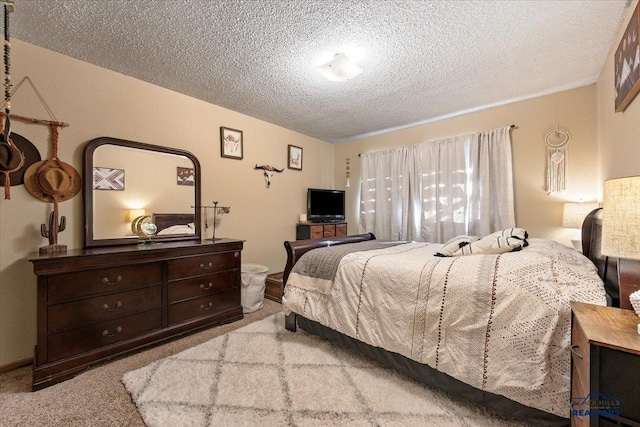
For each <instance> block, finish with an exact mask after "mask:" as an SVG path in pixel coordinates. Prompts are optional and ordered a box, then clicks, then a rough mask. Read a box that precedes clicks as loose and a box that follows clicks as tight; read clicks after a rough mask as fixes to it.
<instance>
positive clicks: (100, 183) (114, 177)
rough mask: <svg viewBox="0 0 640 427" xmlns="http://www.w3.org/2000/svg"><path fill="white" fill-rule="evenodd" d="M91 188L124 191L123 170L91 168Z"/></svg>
mask: <svg viewBox="0 0 640 427" xmlns="http://www.w3.org/2000/svg"><path fill="white" fill-rule="evenodd" d="M93 189H94V190H113V191H124V170H123V169H113V168H93Z"/></svg>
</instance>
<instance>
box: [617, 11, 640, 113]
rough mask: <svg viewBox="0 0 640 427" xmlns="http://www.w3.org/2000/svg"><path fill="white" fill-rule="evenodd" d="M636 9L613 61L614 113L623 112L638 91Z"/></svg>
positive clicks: (638, 68)
mask: <svg viewBox="0 0 640 427" xmlns="http://www.w3.org/2000/svg"><path fill="white" fill-rule="evenodd" d="M638 7H640V3H639V4H638V5H637V6H636V10H635V11H634V12H633V15H632V16H631V20H630V21H629V24H628V25H627V29H626V30H625V31H624V35H623V36H622V40H620V44H619V45H618V49H617V50H616V56H615V59H614V61H613V62H614V67H615V69H614V76H615V79H614V81H615V105H616V113H619V112H621V111H624V110H625V109H626V108H627V106H628V105H629V104H631V101H633V98H635V97H636V95H637V94H638V92H639V91H640V66H639V65H638V64H637V63H636V62H635V61H636V52H638V51H639V49H640V45H639V43H638Z"/></svg>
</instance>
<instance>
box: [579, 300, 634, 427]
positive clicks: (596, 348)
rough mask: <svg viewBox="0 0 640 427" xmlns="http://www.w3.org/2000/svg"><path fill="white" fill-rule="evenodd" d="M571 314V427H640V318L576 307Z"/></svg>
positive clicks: (607, 309) (627, 313)
mask: <svg viewBox="0 0 640 427" xmlns="http://www.w3.org/2000/svg"><path fill="white" fill-rule="evenodd" d="M571 310H572V316H571V318H572V326H571V353H572V355H571V425H572V426H599V425H606V426H608V425H611V426H614V425H630V426H635V425H639V424H640V395H639V394H638V384H640V337H638V335H637V333H636V326H637V323H638V318H637V317H636V316H635V314H634V313H633V311H631V310H624V309H619V308H614V307H602V306H597V305H592V304H585V303H580V302H575V301H574V302H572V303H571Z"/></svg>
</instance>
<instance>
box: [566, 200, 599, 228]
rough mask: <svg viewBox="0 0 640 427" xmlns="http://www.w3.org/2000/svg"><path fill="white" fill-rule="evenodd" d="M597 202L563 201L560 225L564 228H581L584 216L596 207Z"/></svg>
mask: <svg viewBox="0 0 640 427" xmlns="http://www.w3.org/2000/svg"><path fill="white" fill-rule="evenodd" d="M599 207H600V206H599V204H598V202H585V203H577V202H576V203H565V204H564V211H563V212H562V226H563V227H566V228H582V223H583V222H584V218H585V217H586V216H587V214H588V213H589V212H591V211H592V210H594V209H598V208H599Z"/></svg>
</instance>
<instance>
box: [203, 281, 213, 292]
mask: <svg viewBox="0 0 640 427" xmlns="http://www.w3.org/2000/svg"><path fill="white" fill-rule="evenodd" d="M211 288H213V283H211V282H209V284H208V285H207V286H205V285H204V283H202V284H200V289H202V290H203V291H208V290H209V289H211Z"/></svg>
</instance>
